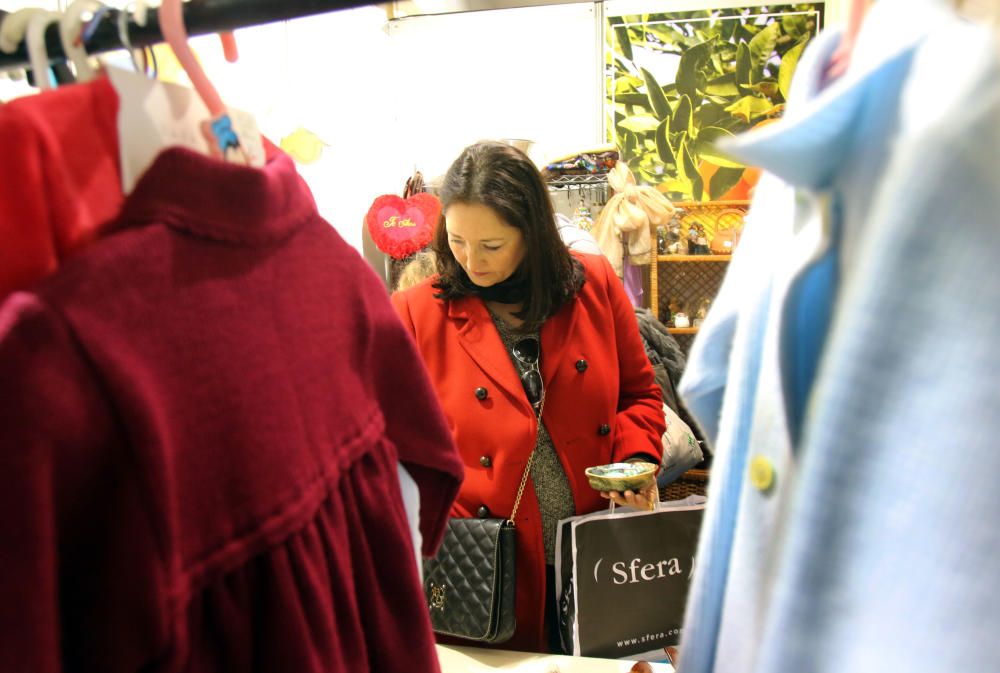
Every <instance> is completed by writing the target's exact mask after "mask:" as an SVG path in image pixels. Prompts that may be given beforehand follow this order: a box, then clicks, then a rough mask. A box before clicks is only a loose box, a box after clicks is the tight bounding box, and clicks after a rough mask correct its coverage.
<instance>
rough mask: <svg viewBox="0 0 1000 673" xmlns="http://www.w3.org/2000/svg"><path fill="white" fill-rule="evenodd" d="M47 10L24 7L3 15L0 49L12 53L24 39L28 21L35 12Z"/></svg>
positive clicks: (0, 29)
mask: <svg viewBox="0 0 1000 673" xmlns="http://www.w3.org/2000/svg"><path fill="white" fill-rule="evenodd" d="M47 11H48V10H45V9H41V8H39V7H26V8H24V9H19V10H17V11H16V12H14V13H13V14H8V15H7V16H6V17H4V20H3V24H2V25H0V51H2V52H3V53H5V54H13V53H14V52H15V51H17V48H18V47H19V46H21V41H22V40H24V32H25V31H26V30H27V29H28V21H30V20H31V17H33V16H35V15H36V14H44V13H46V12H47Z"/></svg>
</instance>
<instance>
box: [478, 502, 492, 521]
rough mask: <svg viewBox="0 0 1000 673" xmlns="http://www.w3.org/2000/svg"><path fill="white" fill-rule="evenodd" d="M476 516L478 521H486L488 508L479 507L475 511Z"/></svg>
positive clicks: (488, 514) (488, 512)
mask: <svg viewBox="0 0 1000 673" xmlns="http://www.w3.org/2000/svg"><path fill="white" fill-rule="evenodd" d="M476 516H478V517H479V518H480V519H486V518H488V517H489V516H490V508H489V507H487V506H486V505H480V506H479V509H477V510H476Z"/></svg>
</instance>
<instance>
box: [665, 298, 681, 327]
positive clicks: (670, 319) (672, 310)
mask: <svg viewBox="0 0 1000 673" xmlns="http://www.w3.org/2000/svg"><path fill="white" fill-rule="evenodd" d="M667 308H668V310H669V314H668V315H667V319H666V323H667V325H671V326H673V325H674V316H676V315H677V314H678V313H680V314H682V315H683V314H684V302H682V301H681V300H680V299H678V298H677V297H671V298H670V301H669V302H668V303H667Z"/></svg>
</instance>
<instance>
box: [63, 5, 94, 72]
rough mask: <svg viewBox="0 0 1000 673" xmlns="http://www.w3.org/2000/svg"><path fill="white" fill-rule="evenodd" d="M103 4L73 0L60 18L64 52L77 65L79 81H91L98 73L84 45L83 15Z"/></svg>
mask: <svg viewBox="0 0 1000 673" xmlns="http://www.w3.org/2000/svg"><path fill="white" fill-rule="evenodd" d="M102 6H103V5H102V3H100V2H98V0H73V2H72V3H70V6H69V7H67V8H66V13H65V14H63V15H62V17H61V18H60V19H59V38H60V39H61V40H62V46H63V52H65V54H66V57H67V58H68V59H69V60H70V61H72V62H73V65H74V66H75V67H76V79H77V81H79V82H89V81H90V80H92V79H94V77H95V76H96V74H97V73H96V71H95V70H94V68H93V66H91V65H90V59H89V57H88V56H87V50H86V48H85V47H84V46H83V39H82V37H81V32H82V31H83V15H84V14H85V13H88V12H96V11H97V10H98V9H100V8H101V7H102Z"/></svg>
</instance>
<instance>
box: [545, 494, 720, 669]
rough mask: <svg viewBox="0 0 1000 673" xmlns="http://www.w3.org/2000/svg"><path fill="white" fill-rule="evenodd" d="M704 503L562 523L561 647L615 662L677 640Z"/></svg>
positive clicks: (599, 514)
mask: <svg viewBox="0 0 1000 673" xmlns="http://www.w3.org/2000/svg"><path fill="white" fill-rule="evenodd" d="M704 503H705V499H704V498H703V497H701V496H692V497H690V498H687V499H686V500H680V501H675V502H673V503H660V506H659V508H658V509H656V510H654V511H650V512H636V511H633V510H629V511H627V512H623V511H622V509H621V508H619V510H618V511H617V512H615V513H610V512H597V513H594V514H585V515H582V516H574V517H570V518H568V519H563V520H562V521H560V522H559V530H558V533H557V535H556V549H557V550H558V552H559V553H558V554H557V555H556V595H557V596H559V612H560V614H559V623H560V630H561V636H562V642H563V648H564V650H565V651H566V652H567V653H570V654H574V655H577V656H590V657H604V658H609V659H620V658H622V657H626V656H629V655H632V654H637V653H640V652H649V651H651V650H655V649H659V648H662V647H666V646H669V645H677V644H678V642H679V640H680V633H681V625H682V623H683V621H684V603H685V600H686V598H687V592H688V586H689V584H690V581H691V571H692V568H693V567H694V554H695V549H696V547H697V544H698V529H699V528H700V527H701V518H702V514H703V512H704V509H705V504H704Z"/></svg>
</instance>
